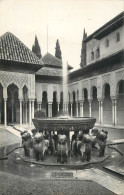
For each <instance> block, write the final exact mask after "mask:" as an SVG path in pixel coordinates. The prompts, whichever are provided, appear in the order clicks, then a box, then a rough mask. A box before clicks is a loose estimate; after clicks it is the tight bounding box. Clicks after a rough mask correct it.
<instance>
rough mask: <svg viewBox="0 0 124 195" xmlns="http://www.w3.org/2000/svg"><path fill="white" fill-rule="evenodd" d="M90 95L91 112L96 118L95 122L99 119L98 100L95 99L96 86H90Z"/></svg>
mask: <svg viewBox="0 0 124 195" xmlns="http://www.w3.org/2000/svg"><path fill="white" fill-rule="evenodd" d="M91 96H92V102H91V114H92V116H93V117H95V118H96V122H98V121H99V102H98V99H97V88H96V86H93V87H92V88H91Z"/></svg>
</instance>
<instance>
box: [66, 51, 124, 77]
mask: <svg viewBox="0 0 124 195" xmlns="http://www.w3.org/2000/svg"><path fill="white" fill-rule="evenodd" d="M123 61H124V49H123V50H120V51H118V52H116V53H114V54H112V55H109V56H107V57H105V58H102V59H100V60H98V61H96V62H93V63H91V64H89V65H86V66H84V67H83V68H80V69H78V70H75V71H74V72H71V73H70V74H69V79H73V78H74V77H75V78H77V80H78V78H79V77H82V78H83V76H86V75H90V76H92V72H94V71H98V72H99V71H100V70H101V71H102V70H104V69H106V68H107V69H108V67H109V66H110V70H112V65H114V64H116V63H120V62H123Z"/></svg>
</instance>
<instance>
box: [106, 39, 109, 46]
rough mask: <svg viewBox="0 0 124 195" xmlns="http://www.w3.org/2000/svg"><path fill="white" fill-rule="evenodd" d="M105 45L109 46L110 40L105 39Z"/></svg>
mask: <svg viewBox="0 0 124 195" xmlns="http://www.w3.org/2000/svg"><path fill="white" fill-rule="evenodd" d="M105 46H106V47H109V40H108V39H106V40H105Z"/></svg>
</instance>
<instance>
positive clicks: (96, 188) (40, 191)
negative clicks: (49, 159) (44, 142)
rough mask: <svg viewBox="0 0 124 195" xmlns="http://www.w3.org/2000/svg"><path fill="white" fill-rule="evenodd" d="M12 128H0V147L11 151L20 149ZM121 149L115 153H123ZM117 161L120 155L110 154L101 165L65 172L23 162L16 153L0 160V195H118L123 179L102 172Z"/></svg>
mask: <svg viewBox="0 0 124 195" xmlns="http://www.w3.org/2000/svg"><path fill="white" fill-rule="evenodd" d="M16 128H17V127H16ZM16 128H12V127H7V129H8V130H6V129H4V128H3V127H2V128H0V139H1V147H2V144H3V145H6V146H11V148H12V145H14V144H16V143H17V142H18V144H19V146H20V142H21V139H20V133H19V131H17V130H16ZM23 128H26V127H21V129H23ZM18 129H19V127H18ZM2 137H3V139H2ZM113 137H114V135H113ZM5 138H7V139H5ZM14 146H15V145H14ZM122 148H123V147H122V146H121V147H119V148H118V149H119V151H121V152H122V153H123V149H122ZM120 161H122V162H124V161H123V157H122V155H120V154H119V153H118V152H117V151H115V150H114V155H113V156H111V157H110V158H109V159H108V160H106V161H105V162H103V163H99V164H91V165H88V166H86V167H85V168H82V169H71V168H70V169H68V168H67V167H63V166H61V167H60V166H58V167H51V166H43V165H37V164H32V163H31V162H24V161H23V159H21V158H20V157H19V149H17V150H15V151H13V152H12V153H10V154H9V155H8V160H7V159H6V160H0V189H1V190H0V195H5V194H6V195H23V194H24V195H29V194H30V195H31V194H32V195H35V194H36V195H66V194H70V195H73V194H74V195H97V194H98V195H114V194H120V195H122V194H124V180H123V179H124V177H123V175H120V174H117V173H114V172H110V171H109V170H107V169H105V168H104V166H108V165H114V164H117V162H120ZM123 164H124V163H123Z"/></svg>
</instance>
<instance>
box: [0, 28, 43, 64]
mask: <svg viewBox="0 0 124 195" xmlns="http://www.w3.org/2000/svg"><path fill="white" fill-rule="evenodd" d="M0 59H2V60H12V61H17V62H22V63H29V64H36V65H43V62H42V60H40V59H39V58H38V57H37V56H36V55H35V54H34V53H33V52H32V51H31V50H30V49H28V48H27V47H26V46H25V45H24V44H23V43H22V42H21V41H20V40H19V39H18V38H17V37H15V36H14V35H13V34H12V33H10V32H6V33H5V34H4V35H3V36H1V37H0Z"/></svg>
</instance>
